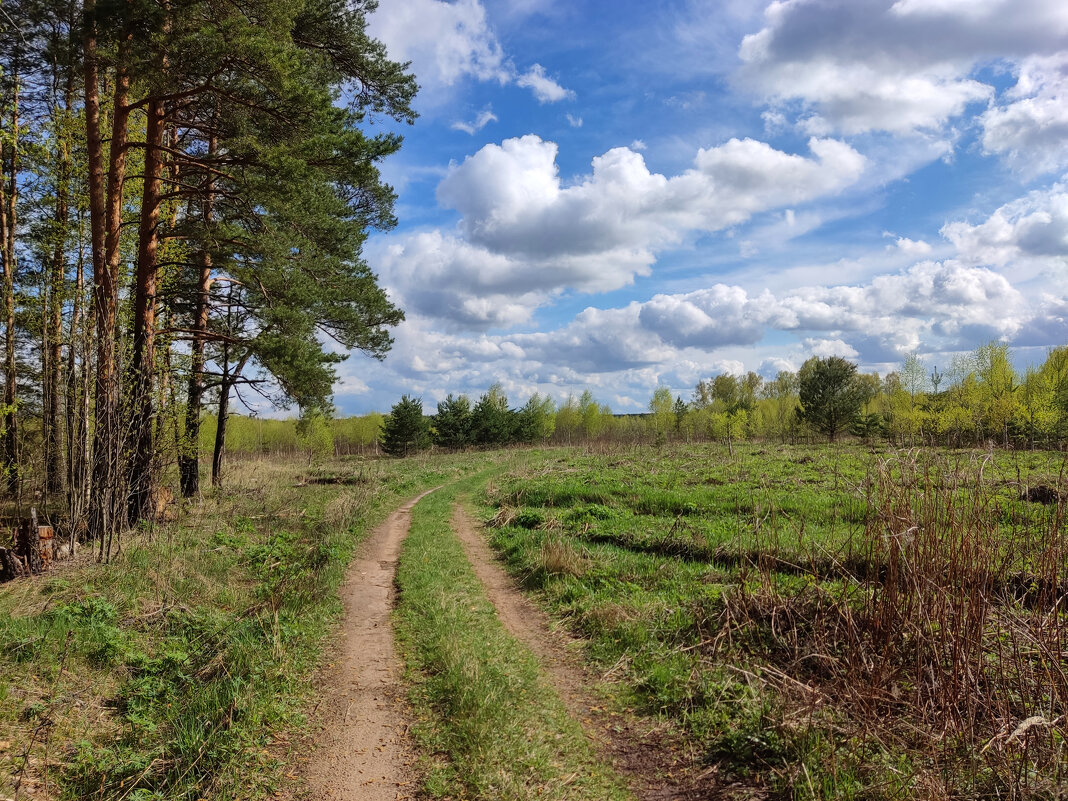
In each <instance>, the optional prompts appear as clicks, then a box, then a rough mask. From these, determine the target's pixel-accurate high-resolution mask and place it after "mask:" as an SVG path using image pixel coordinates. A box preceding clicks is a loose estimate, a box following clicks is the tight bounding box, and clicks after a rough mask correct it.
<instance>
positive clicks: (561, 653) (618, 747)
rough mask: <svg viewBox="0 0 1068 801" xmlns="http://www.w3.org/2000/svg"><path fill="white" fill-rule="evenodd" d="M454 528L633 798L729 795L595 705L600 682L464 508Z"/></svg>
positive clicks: (661, 741) (674, 752) (656, 800)
mask: <svg viewBox="0 0 1068 801" xmlns="http://www.w3.org/2000/svg"><path fill="white" fill-rule="evenodd" d="M452 528H453V531H455V532H456V536H457V537H458V538H459V540H460V542H461V543H462V544H463V547H464V551H465V552H466V554H467V558H468V560H469V561H470V562H471V566H472V568H474V571H475V575H476V576H478V578H479V580H480V581H481V582H482V584H483V586H484V587H485V588H486V595H487V596H488V597H489V599H490V601H491V602H492V603H493V605H494V606H495V607H496V608H497V615H498V617H499V618H500V620H501V623H502V624H503V625H504V627H505V628H506V629H507V630H508V631H509V633H511V634H512V636H514V637H516V638H517V639H518V640H520V641H521V642H522V643H524V644H525V645H526V646H527V647H528V648H529V649H530V650H531V651H532V652H533V653H534V656H535V657H536V658H537V660H538V662H539V664H540V665H541V668H542V670H543V671H544V672H545V674H546V677H547V678H548V680H549V682H550V683H551V684H552V685H553V687H554V688H555V690H556V691H557V693H558V694H559V696H560V698H561V699H562V700H563V702H564V706H565V707H566V708H567V711H568V713H569V714H570V715H571V716H572V717H573V718H575V719H576V720H577V721H579V723H580V724H581V725H582V729H583V731H584V732H585V733H586V736H587V737H588V738H589V739H590V740H591V741H592V742H593V743H594V745H595V747H597V748H599V749H601V750H602V752H603V753H605V754H606V755H607V756H608V757H609V759H610V760H611V763H612V766H613V767H614V768H615V769H616V770H617V771H618V772H619V773H621V774H622V775H624V776H625V777H626V778H627V782H628V784H629V785H630V789H631V792H633V793H634V795H635V797H637V798H638V799H641V801H698V799H701V800H702V801H706V800H707V799H718V798H723V797H727V796H726V795H724V794H723V793H722V789H723V788H722V787H721V786H720V783H719V782H718V781H717V777H716V776H715V771H714V769H708V768H705V767H702V766H700V765H698V764H696V763H695V760H694V756H695V755H693V754H688V753H686V752H685V749H683V748H680V743H679V742H677V741H675V740H674V739H673V738H665V737H664V736H663V734H662V732H660V731H659V730H658V729H656V728H652V729H649V728H645V729H640V728H638V727H636V726H635V724H634V722H633V721H632V720H631V719H629V718H627V717H624V716H622V715H619V714H617V713H615V712H610V711H608V710H606V709H604V708H603V707H602V706H601V705H600V703H598V700H597V698H596V696H595V694H594V693H593V692H592V691H591V689H590V688H591V687H592V686H593V683H594V682H595V681H597V678H598V677H595V676H592V675H590V674H589V673H588V672H587V670H586V669H585V668H584V667H583V664H582V662H581V659H580V657H579V656H578V655H577V654H576V653H575V652H574V649H573V648H569V647H568V645H569V643H571V642H573V641H572V640H571V638H570V637H569V636H568V635H567V634H565V633H563V632H561V631H559V630H557V629H556V628H554V627H553V625H552V621H551V619H550V618H549V616H548V615H546V614H545V613H544V612H543V611H542V610H541V609H540V608H538V607H537V606H536V605H535V604H534V603H533V602H532V601H531V600H530V598H528V597H527V596H526V595H524V594H523V592H522V591H521V590H520V589H519V588H518V587H517V586H516V582H515V580H514V579H513V578H512V577H511V576H509V575H508V573H507V572H506V571H505V570H504V568H503V567H502V566H501V565H500V563H499V562H497V560H496V558H495V557H494V554H493V550H492V549H491V548H490V547H489V545H488V544H487V543H486V540H485V539H484V538H483V536H482V535H481V533H480V531H479V526H478V524H477V523H475V521H473V520H472V519H471V516H470V515H469V514H468V513H467V511H466V510H465V509H464V508H463V507H462V506H461V505H460V504H456V505H454V507H453V514H452ZM739 797H743V796H739Z"/></svg>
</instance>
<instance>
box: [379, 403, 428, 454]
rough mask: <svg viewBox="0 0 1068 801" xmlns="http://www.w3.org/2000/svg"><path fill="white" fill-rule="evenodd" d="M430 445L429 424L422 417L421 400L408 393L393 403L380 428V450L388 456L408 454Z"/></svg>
mask: <svg viewBox="0 0 1068 801" xmlns="http://www.w3.org/2000/svg"><path fill="white" fill-rule="evenodd" d="M429 446H430V426H429V425H428V423H427V420H426V418H425V417H423V401H422V400H421V399H419V398H413V397H411V396H410V395H405V396H403V397H402V398H401V399H400V400H399V401H397V402H396V403H395V404H393V408H392V409H390V411H389V416H388V417H387V418H386V423H385V426H383V428H382V450H383V451H385V452H386V453H388V454H389V455H390V456H410V455H412V454H413V453H418V452H419V451H421V450H425V449H426V448H428V447H429Z"/></svg>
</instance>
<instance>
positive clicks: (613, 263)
mask: <svg viewBox="0 0 1068 801" xmlns="http://www.w3.org/2000/svg"><path fill="white" fill-rule="evenodd" d="M809 149H810V151H811V153H812V155H811V156H810V157H806V156H800V155H795V154H789V153H784V152H782V151H778V150H775V149H773V148H771V147H770V146H768V145H766V144H764V143H761V142H755V141H753V140H749V139H746V140H737V139H732V140H730V141H728V142H726V143H724V144H723V145H721V146H719V147H715V148H708V149H702V150H699V151H698V152H697V154H696V156H695V158H694V166H693V167H692V168H691V169H689V170H686V171H685V172H683V173H681V174H679V175H676V176H672V177H668V176H665V175H661V174H659V173H652V172H650V171H649V169H648V167H647V166H646V164H645V161H644V159H643V157H642V156H641V155H640V154H639V153H636V152H635V151H633V150H631V149H629V148H625V147H624V148H615V149H613V150H610V151H608V152H607V153H604V154H603V155H601V156H598V157H596V158H594V159H593V163H592V172H591V173H590V174H588V175H585V176H581V177H580V178H578V179H576V180H575V181H574V182H573V183H570V184H565V183H564V182H563V181H562V180H561V178H560V175H559V169H558V167H557V164H556V156H557V146H556V144H555V143H553V142H547V141H544V140H542V139H540V138H539V137H537V136H534V135H528V136H524V137H521V138H518V139H506V140H505V141H504V142H502V143H501V144H500V145H496V144H490V145H486V146H485V147H483V148H481V149H480V150H479V151H478V152H477V153H475V154H474V155H473V156H470V157H468V158H467V159H466V160H465V161H464V162H463V163H462V164H459V165H454V166H453V167H452V168H451V169H450V171H449V173H448V174H447V175H446V177H445V178H444V179H443V180H442V181H441V183H440V184H439V186H438V200H439V202H440V203H441V204H442V205H443V206H446V207H449V208H453V209H456V210H457V211H459V212H460V215H461V217H460V221H459V224H458V226H457V232H456V233H444V232H441V231H423V232H417V233H411V234H407V235H405V236H402V237H393V238H389V239H387V240H383V241H385V242H388V244H383V245H379V246H376V247H372V248H371V249H369V255H368V258H369V259H370V260H371V263H372V264H373V266H374V267H375V269H376V271H378V273H379V274H380V275H381V277H382V280H383V282H384V283H385V284H386V285H387V286H388V287H390V289H391V291H392V292H393V294H394V296H395V297H396V298H397V299H398V300H399V301H401V302H402V303H403V305H405V307H406V308H408V307H410V308H412V309H414V310H415V311H418V312H419V313H422V314H425V315H428V316H435V317H438V318H440V319H442V320H444V321H446V323H447V324H448V325H450V326H452V327H454V328H469V329H471V330H487V329H491V328H507V327H513V326H516V325H521V324H524V323H526V322H527V321H529V320H530V318H531V314H532V313H533V311H534V310H535V309H537V308H539V307H541V306H544V305H546V304H547V303H549V302H550V301H551V300H552V299H553V298H555V297H556V296H558V295H559V294H560V293H561V292H563V291H565V290H578V291H582V292H606V291H611V290H615V289H619V288H621V287H624V286H626V285H628V284H630V283H631V282H632V281H633V280H634V279H635V277H637V276H644V275H648V274H649V272H650V270H651V266H652V265H653V263H654V262H655V261H656V257H657V253H658V252H660V251H661V250H663V249H664V248H667V247H672V246H676V245H678V244H679V243H680V242H682V241H683V240H684V239H686V238H687V237H689V236H693V235H695V234H699V233H701V232H706V231H718V230H722V229H724V228H727V227H730V226H732V225H736V224H738V223H742V222H745V221H747V220H748V219H750V218H751V217H752V216H753V215H755V214H758V213H761V212H763V211H766V210H768V209H772V208H775V207H776V206H781V205H783V204H787V203H788V204H791V205H792V204H796V203H799V202H804V201H808V200H812V199H816V198H819V197H822V196H825V195H828V194H833V193H835V192H838V191H840V190H841V189H843V188H845V187H847V186H848V185H849V184H851V183H852V182H854V181H855V180H856V179H857V177H858V176H859V175H861V174H862V173H863V171H864V169H865V160H864V158H863V157H862V156H861V155H860V154H859V153H857V152H856V151H854V150H853V149H852V148H850V147H849V146H847V145H844V144H842V143H840V142H835V141H832V140H820V139H813V140H812V141H810V142H809ZM706 301H707V299H706ZM706 305H707V304H706ZM650 314H652V312H650Z"/></svg>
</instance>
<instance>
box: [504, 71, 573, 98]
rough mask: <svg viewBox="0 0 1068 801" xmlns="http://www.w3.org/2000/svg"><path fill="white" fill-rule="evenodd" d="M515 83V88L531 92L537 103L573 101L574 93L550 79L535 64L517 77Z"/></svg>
mask: <svg viewBox="0 0 1068 801" xmlns="http://www.w3.org/2000/svg"><path fill="white" fill-rule="evenodd" d="M515 82H516V85H517V86H522V87H523V88H524V89H529V90H530V91H531V92H533V93H534V97H535V98H537V100H538V102H539V103H557V102H559V101H561V100H574V99H575V93H574V92H572V91H571V90H570V89H565V88H564V87H562V86H561V85H560V84H558V83H557V82H556V81H554V80H553V79H552V78H550V77H549V76H548V74H547V73H546V72H545V67H543V66H542V65H541V64H535V65H534V66H533V67H531V68H530V69H529V70H527V71H526V72H525V73H523V74H522V75H520V76H518V77H517V78H516V79H515Z"/></svg>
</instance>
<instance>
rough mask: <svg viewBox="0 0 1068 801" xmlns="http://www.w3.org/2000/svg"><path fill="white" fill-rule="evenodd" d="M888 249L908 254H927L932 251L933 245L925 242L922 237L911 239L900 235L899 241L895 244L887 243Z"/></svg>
mask: <svg viewBox="0 0 1068 801" xmlns="http://www.w3.org/2000/svg"><path fill="white" fill-rule="evenodd" d="M886 249H887V250H899V251H901V252H902V253H904V254H906V255H908V256H915V257H919V256H926V255H927V254H928V253H930V252H931V249H932V248H931V246H930V245H929V244H928V243H927V242H924V241H923V240H922V239H919V240H916V239H909V238H908V237H905V236H899V237H898V238H897V241H895V242H894V244H893V245H887V246H886Z"/></svg>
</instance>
